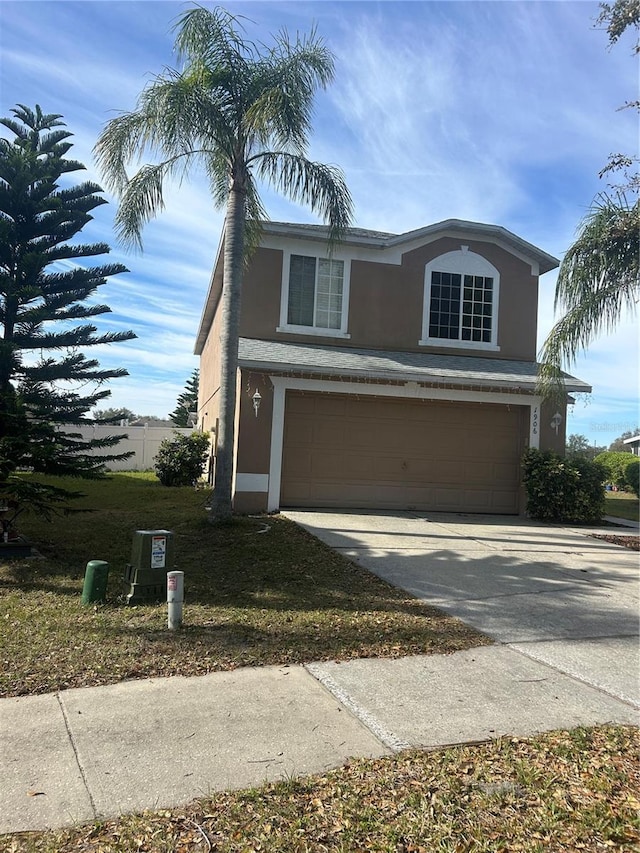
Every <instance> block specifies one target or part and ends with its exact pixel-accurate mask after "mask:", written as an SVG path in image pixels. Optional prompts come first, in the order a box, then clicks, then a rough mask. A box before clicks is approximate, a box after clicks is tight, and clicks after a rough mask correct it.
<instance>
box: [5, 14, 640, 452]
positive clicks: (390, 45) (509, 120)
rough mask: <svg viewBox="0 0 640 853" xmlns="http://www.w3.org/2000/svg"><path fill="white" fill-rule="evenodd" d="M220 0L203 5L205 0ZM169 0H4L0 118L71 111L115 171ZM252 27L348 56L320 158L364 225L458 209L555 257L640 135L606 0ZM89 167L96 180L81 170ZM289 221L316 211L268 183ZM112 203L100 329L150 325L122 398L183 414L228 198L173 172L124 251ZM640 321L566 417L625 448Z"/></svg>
mask: <svg viewBox="0 0 640 853" xmlns="http://www.w3.org/2000/svg"><path fill="white" fill-rule="evenodd" d="M204 5H207V4H204ZM185 8H186V4H181V3H173V2H156V0H149V2H136V0H130V2H114V0H109V2H106V1H105V2H101V0H95V2H90V0H84V2H73V0H69V2H65V0H57V2H46V0H44V2H29V0H17V2H13V0H4V1H3V2H2V3H1V4H0V51H1V52H0V56H1V58H0V114H1V115H5V116H6V115H8V114H9V110H10V109H11V108H12V107H13V106H14V105H15V104H17V103H23V104H26V105H29V106H32V107H33V106H34V105H35V104H36V103H38V104H40V105H41V106H42V108H43V110H45V111H46V112H56V113H62V114H63V116H64V119H65V121H66V122H67V125H68V127H69V129H70V130H71V131H73V133H74V134H75V136H74V142H75V145H74V148H73V149H72V156H74V157H75V158H76V159H78V160H80V161H82V162H83V163H85V165H86V166H87V170H88V171H87V175H86V176H87V177H89V178H91V179H94V180H96V181H98V182H100V180H101V178H100V175H99V173H98V171H97V169H96V167H95V164H94V161H93V156H92V148H93V145H94V143H95V141H96V139H97V137H98V134H99V133H100V131H101V129H102V127H103V126H104V123H105V122H106V121H107V120H108V119H109V118H112V117H113V116H115V115H116V114H117V112H118V111H120V110H129V109H131V108H133V106H134V104H135V99H136V96H137V95H138V93H139V92H140V91H141V89H142V88H143V86H144V84H145V82H147V81H148V80H149V79H150V77H151V76H152V75H153V74H155V73H158V72H160V71H161V70H162V68H163V67H165V66H171V65H172V64H173V63H174V57H173V54H172V46H173V35H172V32H171V26H172V22H173V21H174V20H175V17H176V15H178V14H179V13H180V12H181V11H182V10H184V9H185ZM226 8H228V9H229V10H230V11H232V12H234V13H236V14H240V15H244V16H246V17H247V18H248V19H250V20H248V21H247V22H246V26H247V35H248V37H250V38H253V39H254V40H257V41H265V42H267V43H268V42H269V34H270V33H274V32H277V31H278V30H279V29H280V28H282V27H285V28H286V29H287V30H288V31H289V32H290V33H295V31H297V30H298V31H304V32H307V31H308V30H309V29H310V28H311V27H312V25H314V24H316V25H317V28H318V31H319V33H320V34H321V35H322V36H323V37H324V38H325V40H326V41H327V43H328V45H329V47H330V48H331V49H332V51H333V52H334V54H335V57H336V79H335V82H334V84H333V85H332V86H331V88H330V89H329V90H327V91H326V92H323V93H321V94H320V95H319V96H318V99H317V104H316V113H315V119H314V135H313V140H312V147H311V151H310V155H311V157H313V158H314V159H317V160H322V161H324V162H328V163H337V164H339V165H340V166H341V167H342V168H343V169H344V171H345V173H346V177H347V182H348V185H349V187H350V189H351V192H352V195H353V197H354V200H355V207H356V222H355V224H357V225H358V226H360V227H363V228H374V229H375V228H377V229H381V230H384V231H392V232H397V233H400V232H403V231H408V230H410V229H413V228H419V227H421V226H424V225H427V224H430V223H433V222H438V221H440V220H442V219H447V218H458V219H468V220H473V221H479V222H487V223H493V224H498V225H502V226H504V227H505V228H508V229H510V230H512V231H514V232H515V233H516V234H518V235H519V236H521V237H523V238H524V239H526V240H528V241H530V242H532V243H534V244H535V245H537V246H539V247H540V248H542V249H544V250H545V251H547V252H549V253H550V254H553V255H555V256H556V257H562V255H563V253H564V252H565V251H566V249H567V248H568V246H569V245H570V244H571V242H572V240H573V237H574V236H575V233H576V228H577V227H578V224H579V222H580V220H581V218H582V216H583V215H584V214H585V212H586V210H587V208H588V206H589V203H590V202H591V200H592V198H593V197H594V196H595V195H596V193H598V192H600V191H602V190H604V189H606V186H605V184H604V183H603V181H601V180H599V179H598V172H599V170H600V169H601V168H602V167H603V166H604V164H605V163H606V161H607V158H608V155H609V154H610V153H611V152H617V151H624V152H628V153H633V152H636V151H637V147H638V126H637V124H638V123H637V115H636V114H634V113H633V112H632V111H630V110H622V111H619V110H617V108H618V107H619V105H621V104H622V103H624V101H625V100H627V99H632V98H635V97H636V94H635V93H636V88H637V77H638V67H637V59H635V58H633V57H632V55H631V37H630V34H627V36H626V37H625V38H623V39H622V40H621V42H620V43H619V44H618V45H617V46H616V47H614V48H613V49H611V50H609V49H608V48H607V38H606V34H605V33H604V32H603V31H602V30H597V29H595V28H594V22H595V18H596V17H597V14H598V5H597V3H590V2H553V0H551V1H549V0H547V2H520V0H513V2H509V1H508V0H506V2H493V0H486V2H485V0H475V2H464V0H463V2H454V0H451V2H406V3H405V2H393V0H389V2H339V3H333V2H311V3H306V2H304V0H296V2H250V3H246V2H243V3H235V2H233V3H231V2H230V3H227V4H226ZM81 177H85V176H84V175H82V176H81ZM264 200H265V203H266V207H267V210H268V212H269V215H270V217H271V218H272V219H274V220H286V221H300V222H313V221H315V220H314V218H313V217H312V216H311V214H310V213H309V212H308V211H307V210H305V209H304V208H302V207H299V206H297V205H294V204H291V203H288V202H286V201H284V200H282V199H280V198H278V197H277V196H276V195H273V194H272V193H270V192H265V195H264ZM114 213H115V204H111V205H104V206H103V207H102V208H100V209H99V210H98V211H97V212H96V218H95V221H94V222H93V223H91V224H90V225H89V226H87V227H86V228H85V230H84V232H83V235H82V236H83V240H85V241H92V242H93V241H98V240H105V241H106V242H108V243H110V244H111V246H112V247H113V248H112V252H111V257H110V259H112V260H119V261H122V262H123V263H125V264H126V265H127V267H128V268H129V270H130V272H128V273H126V274H123V275H121V276H118V277H116V278H114V279H112V280H111V281H110V283H109V284H107V285H106V286H105V287H104V288H102V293H101V294H100V301H101V302H106V303H107V304H108V305H110V306H111V308H112V310H113V313H112V314H110V315H108V316H107V317H106V319H105V320H104V321H103V323H102V325H103V327H104V328H110V329H113V330H117V329H129V328H131V329H133V330H134V331H135V332H136V334H137V335H138V339H137V340H135V341H132V342H128V343H123V344H120V345H113V346H110V347H104V348H101V351H100V352H99V354H98V357H99V359H100V361H101V363H102V364H103V365H105V366H118V367H125V368H127V370H128V371H129V373H130V375H129V376H128V377H127V378H125V379H120V380H117V381H114V382H113V383H112V384H111V390H112V397H111V401H110V403H111V405H114V406H127V407H128V408H131V409H133V410H134V411H136V412H138V413H143V414H155V415H160V416H162V415H167V414H168V412H170V411H172V410H173V408H174V407H175V402H176V398H177V396H178V394H179V393H180V392H181V391H182V389H183V387H184V383H185V381H186V380H187V378H188V377H189V375H190V374H191V372H192V370H193V369H194V368H195V367H196V366H197V359H196V358H195V356H194V355H193V345H194V340H195V335H196V331H197V327H198V323H199V318H200V313H201V309H202V304H203V300H204V297H205V294H206V291H207V287H208V282H209V276H210V272H211V267H212V265H213V261H214V257H215V252H216V249H217V245H218V240H219V237H220V230H221V226H222V212H221V211H216V210H214V209H213V207H212V204H211V202H210V199H209V195H208V192H207V186H206V182H205V181H204V180H203V179H202V177H201V176H197V175H196V176H194V177H193V179H192V180H191V181H190V182H188V183H183V184H182V185H181V186H180V187H178V186H176V187H173V188H171V190H170V192H169V193H168V196H167V209H166V211H165V212H164V214H162V216H161V217H160V218H159V219H157V220H156V221H155V222H153V223H151V224H150V225H149V226H148V227H147V228H146V230H145V234H144V253H143V254H126V253H125V252H123V250H122V249H121V248H120V247H119V246H118V244H117V242H116V239H115V235H114V232H113V227H112V220H113V215H114ZM554 287H555V273H548V274H547V275H545V276H544V277H543V278H542V280H541V289H540V306H539V312H538V329H539V336H538V340H539V343H540V344H541V343H542V341H543V339H544V336H545V335H546V333H547V332H548V330H549V328H550V327H551V325H552V322H553V292H554ZM638 355H639V351H638V335H637V321H636V320H634V319H633V318H629V319H628V320H627V321H625V322H624V323H623V324H622V325H621V326H620V327H619V328H618V329H617V330H616V332H615V333H614V334H612V335H610V336H606V337H602V338H600V339H599V340H598V341H597V342H596V343H594V344H593V345H592V346H591V347H590V349H589V351H588V353H586V354H585V355H584V356H581V357H580V358H579V359H578V361H577V362H576V363H575V364H574V365H572V366H571V368H570V372H571V373H573V374H574V375H575V376H578V377H580V378H581V379H584V380H585V381H587V382H589V383H590V384H592V385H593V389H594V390H593V394H591V395H589V396H588V397H584V398H582V399H580V398H578V402H577V403H576V405H575V406H574V407H573V411H572V413H571V414H570V416H569V423H568V432H577V433H582V434H584V435H586V436H587V437H588V438H589V440H590V441H591V442H592V443H596V444H598V445H604V444H609V443H610V442H611V441H612V440H613V439H614V438H616V437H617V436H618V435H619V434H620V433H621V432H623V431H625V430H631V429H633V428H634V427H635V426H636V425H637V424H638V421H639V420H640V414H639V412H638Z"/></svg>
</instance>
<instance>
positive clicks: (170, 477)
mask: <svg viewBox="0 0 640 853" xmlns="http://www.w3.org/2000/svg"><path fill="white" fill-rule="evenodd" d="M208 452H209V433H208V432H192V433H191V435H180V433H175V437H174V438H165V439H163V440H162V441H161V442H160V449H159V450H158V453H157V455H156V457H155V460H154V462H155V465H154V468H155V472H156V475H157V477H158V479H159V480H160V482H161V483H162V485H163V486H193V485H194V484H195V482H196V480H197V479H198V478H199V477H200V476H201V475H202V468H203V466H204V463H205V460H206V458H207V453H208Z"/></svg>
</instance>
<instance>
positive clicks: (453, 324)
mask: <svg viewBox="0 0 640 853" xmlns="http://www.w3.org/2000/svg"><path fill="white" fill-rule="evenodd" d="M499 284H500V274H499V272H498V270H497V269H496V268H495V267H494V266H493V264H490V263H489V261H487V260H486V258H483V257H482V256H481V255H478V254H476V253H475V252H469V250H468V247H467V246H462V247H461V249H460V251H457V252H448V253H447V254H446V255H441V256H440V257H439V258H435V259H434V260H433V261H431V262H430V263H428V264H427V266H426V268H425V279H424V316H423V328H422V339H421V341H420V344H422V345H427V344H430V345H431V346H434V345H439V346H447V347H470V348H475V349H493V350H497V349H499V347H498V345H497V340H498V328H497V327H498V290H499Z"/></svg>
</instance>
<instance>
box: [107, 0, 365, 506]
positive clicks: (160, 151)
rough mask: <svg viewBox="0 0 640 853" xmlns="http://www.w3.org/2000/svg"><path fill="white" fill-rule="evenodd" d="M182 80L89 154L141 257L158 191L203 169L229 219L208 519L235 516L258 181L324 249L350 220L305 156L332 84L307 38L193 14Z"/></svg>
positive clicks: (186, 27)
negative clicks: (302, 214) (315, 227)
mask: <svg viewBox="0 0 640 853" xmlns="http://www.w3.org/2000/svg"><path fill="white" fill-rule="evenodd" d="M175 30H176V31H177V36H176V42H175V49H176V53H177V55H178V59H179V61H180V63H181V69H180V70H166V71H165V72H164V73H163V74H161V75H160V76H158V77H157V78H155V79H154V80H153V81H152V82H151V83H150V84H149V85H148V86H146V87H145V89H144V90H143V92H142V93H141V95H140V96H139V99H138V102H137V105H136V109H135V110H134V111H132V112H129V113H124V114H122V115H120V116H118V117H116V118H115V119H113V120H112V121H110V122H109V123H108V124H107V125H106V127H105V129H104V131H103V132H102V134H101V135H100V138H99V140H98V142H97V144H96V149H95V150H96V156H97V160H98V163H99V166H100V167H101V169H102V171H103V173H104V176H105V181H106V183H107V185H108V186H109V188H110V189H112V190H113V191H114V192H116V193H117V195H118V196H119V198H120V206H119V210H118V213H117V216H116V228H117V231H118V233H119V236H120V238H121V239H122V240H123V241H124V242H125V243H127V244H132V245H138V246H141V231H142V228H143V226H144V224H145V223H146V222H148V221H149V220H150V219H151V218H153V217H154V216H155V215H156V214H157V213H158V212H159V211H160V210H161V209H162V208H163V205H164V202H163V184H164V182H165V180H166V179H167V178H169V177H179V178H180V177H182V176H184V175H185V173H187V172H188V171H189V170H191V169H193V168H195V167H201V168H204V170H205V172H206V174H207V177H208V179H209V184H210V188H211V195H212V198H213V202H214V204H215V205H216V207H218V208H225V224H224V256H223V265H224V266H223V269H224V273H223V279H224V283H223V291H222V304H221V311H222V332H221V336H220V348H221V352H220V356H221V387H220V392H219V393H220V413H219V430H218V435H217V456H216V468H215V480H214V492H213V500H212V515H213V516H214V517H216V518H221V517H226V516H229V515H230V514H231V482H232V473H233V445H234V413H235V407H236V373H237V365H238V336H239V326H240V298H241V287H242V274H243V264H244V260H245V258H246V256H247V254H248V252H249V251H250V250H251V249H252V248H253V247H254V246H255V245H256V244H257V240H258V236H259V223H260V221H261V220H262V219H265V218H266V216H265V211H264V208H263V206H262V203H261V201H260V197H259V193H258V182H259V181H264V182H266V183H269V184H271V185H272V186H273V187H275V188H276V189H277V190H279V191H280V192H282V193H284V194H285V195H287V196H288V197H289V198H291V199H292V200H294V201H299V202H304V203H306V204H308V205H309V206H310V207H311V209H312V210H313V211H315V212H317V213H318V214H319V215H320V216H321V217H322V218H323V220H324V221H325V222H326V223H327V224H328V225H329V233H330V241H331V242H333V241H336V240H338V239H339V238H340V235H341V233H342V232H343V230H344V229H345V228H346V227H347V226H348V225H349V223H350V221H351V212H352V203H351V197H350V195H349V191H348V189H347V187H346V184H345V181H344V177H343V175H342V172H341V171H340V170H339V169H337V168H336V167H333V166H327V165H323V164H321V163H314V162H312V161H310V160H308V159H307V158H306V156H305V154H306V151H307V148H308V141H309V139H308V138H309V133H310V130H311V112H312V106H313V98H314V95H315V92H316V90H317V89H318V88H319V87H320V88H325V87H326V86H327V85H328V83H329V82H330V81H331V80H332V79H333V56H332V54H331V53H330V51H329V50H328V49H327V48H326V47H325V46H324V43H323V41H322V40H321V39H320V38H318V37H317V36H316V33H315V31H312V32H311V34H310V35H308V36H305V37H299V36H298V37H297V38H296V40H295V42H291V41H290V40H289V38H288V36H287V34H286V32H284V31H283V32H281V33H279V34H278V36H277V37H275V39H274V44H273V46H272V47H270V48H267V47H264V46H263V45H260V46H256V45H255V44H254V43H253V42H250V41H247V40H245V38H244V37H243V35H242V32H241V29H240V24H239V21H238V19H237V18H236V17H234V16H233V15H231V14H230V13H229V12H227V11H226V10H224V9H221V8H216V9H214V10H208V9H204V8H202V7H199V6H198V7H195V8H192V9H190V10H188V11H187V12H186V13H184V14H183V15H182V16H181V17H180V18H179V19H178V21H177V23H176V26H175ZM144 152H151V153H152V154H153V155H155V157H156V158H159V159H160V162H159V163H157V164H152V165H144V166H142V167H141V168H139V169H138V171H137V172H136V174H134V175H133V177H132V178H129V177H128V175H127V171H126V168H127V166H128V164H129V163H130V162H131V161H132V160H134V159H138V158H142V155H143V153H144Z"/></svg>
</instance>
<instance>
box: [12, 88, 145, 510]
mask: <svg viewBox="0 0 640 853" xmlns="http://www.w3.org/2000/svg"><path fill="white" fill-rule="evenodd" d="M12 113H13V116H14V117H13V118H2V119H0V124H2V125H3V126H4V127H5V128H6V129H7V130H9V131H10V133H11V135H12V137H13V138H12V139H4V138H2V139H0V329H1V335H0V499H3V500H4V501H5V502H7V503H10V504H15V503H18V504H20V502H23V503H24V502H27V503H29V502H30V503H31V505H32V506H33V507H35V508H36V510H38V511H43V508H44V507H45V506H46V504H47V490H46V488H45V487H40V488H39V489H38V490H37V495H36V494H35V492H34V490H33V487H30V484H25V482H24V481H21V480H19V478H16V477H15V476H14V472H15V471H16V470H17V469H19V468H26V469H29V470H32V471H35V472H41V473H46V474H59V475H71V476H78V477H95V476H100V474H101V472H102V471H103V469H104V465H105V463H106V462H108V461H111V460H112V459H119V458H123V456H127V455H130V454H109V453H107V454H101V455H95V450H101V449H106V448H111V447H112V446H113V445H115V444H117V442H118V441H119V439H120V437H119V436H115V437H113V438H108V439H100V440H89V441H87V440H85V439H83V438H82V436H81V435H80V434H78V433H74V432H73V431H67V430H65V431H62V430H61V429H60V428H61V427H67V426H69V425H78V424H82V423H92V421H91V420H89V419H88V418H87V413H88V412H89V410H90V409H92V408H93V407H94V406H95V405H96V404H97V403H98V402H99V401H101V400H103V399H105V398H106V397H108V396H109V394H110V393H111V392H110V391H108V390H106V389H104V388H103V387H102V386H103V384H104V383H105V382H106V381H107V380H108V379H113V378H115V377H118V376H124V375H126V373H127V371H126V370H124V369H115V370H104V369H100V367H99V365H98V362H97V361H96V360H95V359H88V358H87V357H86V356H85V355H84V354H83V353H82V350H83V349H84V348H85V347H90V346H96V345H98V344H105V343H112V342H114V341H126V340H130V339H131V338H134V337H135V335H134V334H133V332H117V333H113V332H107V333H105V334H96V331H97V330H96V327H95V326H94V325H92V324H91V323H90V322H81V323H80V324H78V325H74V323H75V322H76V321H78V320H79V321H87V320H90V318H92V317H95V316H97V315H100V314H104V313H106V312H108V311H109V310H110V309H109V308H108V307H107V306H106V305H102V304H94V305H90V304H87V300H88V299H89V298H90V297H91V296H93V295H94V294H95V292H96V290H97V289H98V288H99V287H101V286H102V285H103V284H105V282H106V281H107V279H108V278H109V277H110V276H112V275H116V274H117V273H121V272H125V271H126V268H125V267H124V266H122V264H107V265H103V266H83V265H81V263H79V259H84V258H88V257H92V256H95V255H100V254H103V253H105V252H108V251H109V247H108V246H107V245H106V244H105V243H94V244H85V243H79V242H71V241H72V240H73V238H74V237H75V236H76V235H77V234H78V232H79V231H81V229H82V228H83V227H84V226H85V225H86V224H87V223H88V222H90V221H91V219H92V218H93V217H92V216H91V215H90V211H92V210H93V209H94V208H95V207H98V206H99V205H101V204H104V203H105V199H104V198H102V197H101V196H100V195H99V193H100V192H101V190H100V187H98V186H97V185H96V184H93V183H91V182H85V183H82V184H78V185H76V186H69V187H65V188H61V184H63V183H65V176H66V175H67V174H69V173H70V172H75V171H78V170H80V169H84V166H83V165H82V164H81V163H78V162H77V161H75V160H67V159H66V158H65V155H66V154H67V152H68V151H69V149H70V148H71V142H69V141H68V139H69V137H70V136H71V133H70V132H69V131H66V130H64V129H62V128H64V127H65V125H64V122H62V121H60V118H61V116H59V115H45V114H44V113H43V112H42V110H41V109H40V107H39V106H36V108H35V111H33V110H31V109H29V108H28V107H25V106H22V105H18V107H17V108H16V109H14V110H12ZM31 485H32V484H31ZM43 489H44V491H43ZM48 494H49V497H50V498H51V506H54V505H55V504H56V503H57V502H58V501H59V500H60V499H62V498H63V497H64V495H63V494H61V493H60V490H55V489H49V492H48ZM65 494H66V495H67V496H71V494H72V493H70V492H66V493H65Z"/></svg>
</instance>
